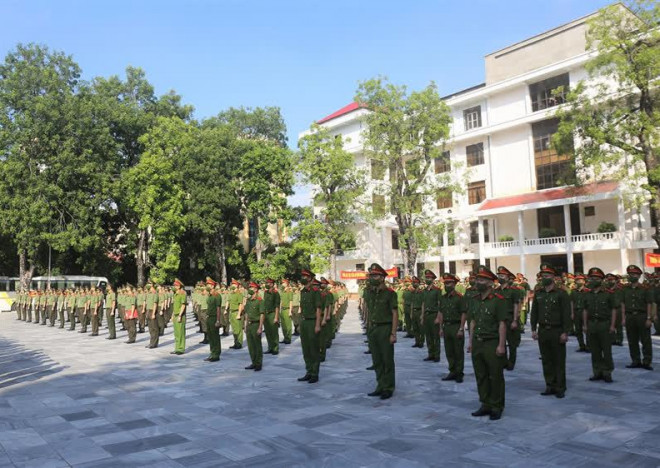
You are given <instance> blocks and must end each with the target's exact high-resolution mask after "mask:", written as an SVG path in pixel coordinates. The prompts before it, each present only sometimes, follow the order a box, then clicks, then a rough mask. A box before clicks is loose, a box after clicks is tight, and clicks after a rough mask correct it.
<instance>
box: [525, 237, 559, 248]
mask: <svg viewBox="0 0 660 468" xmlns="http://www.w3.org/2000/svg"><path fill="white" fill-rule="evenodd" d="M565 243H566V236H556V237H541V238H539V239H525V245H526V246H530V247H532V246H537V245H554V244H565Z"/></svg>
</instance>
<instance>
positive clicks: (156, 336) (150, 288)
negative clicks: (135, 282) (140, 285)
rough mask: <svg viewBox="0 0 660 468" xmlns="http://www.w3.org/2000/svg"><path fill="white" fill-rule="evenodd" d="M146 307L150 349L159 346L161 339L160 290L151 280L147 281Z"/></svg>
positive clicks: (148, 346)
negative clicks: (159, 321)
mask: <svg viewBox="0 0 660 468" xmlns="http://www.w3.org/2000/svg"><path fill="white" fill-rule="evenodd" d="M145 308H146V321H147V328H148V329H149V344H148V345H147V346H146V347H147V348H149V349H154V348H158V344H159V343H158V342H159V341H160V328H159V327H158V314H159V310H158V309H159V307H158V290H157V289H156V286H155V285H154V283H153V282H152V281H151V280H150V281H149V282H148V283H147V295H146V298H145Z"/></svg>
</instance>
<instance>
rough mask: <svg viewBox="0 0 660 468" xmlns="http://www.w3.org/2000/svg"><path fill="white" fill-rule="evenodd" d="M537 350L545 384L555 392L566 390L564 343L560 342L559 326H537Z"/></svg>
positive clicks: (560, 331) (560, 330)
mask: <svg viewBox="0 0 660 468" xmlns="http://www.w3.org/2000/svg"><path fill="white" fill-rule="evenodd" d="M538 332H539V338H538V341H539V351H540V352H541V363H542V365H543V378H544V379H545V386H546V387H548V388H550V389H552V390H554V391H555V392H564V391H566V343H563V344H562V343H560V342H559V337H560V336H561V334H562V329H561V328H560V327H550V328H547V327H541V326H540V327H539V330H538Z"/></svg>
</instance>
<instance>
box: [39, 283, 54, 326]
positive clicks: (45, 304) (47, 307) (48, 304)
mask: <svg viewBox="0 0 660 468" xmlns="http://www.w3.org/2000/svg"><path fill="white" fill-rule="evenodd" d="M52 308H53V307H52V295H51V292H50V289H47V290H46V291H44V295H43V296H42V301H41V325H46V321H47V320H48V317H49V316H50V312H51V310H52Z"/></svg>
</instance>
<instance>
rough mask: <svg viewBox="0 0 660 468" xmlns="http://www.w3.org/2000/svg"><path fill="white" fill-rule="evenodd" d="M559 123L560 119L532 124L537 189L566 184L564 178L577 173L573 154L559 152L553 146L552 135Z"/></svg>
mask: <svg viewBox="0 0 660 468" xmlns="http://www.w3.org/2000/svg"><path fill="white" fill-rule="evenodd" d="M558 125H559V120H558V119H550V120H544V121H542V122H537V123H535V124H532V136H533V139H534V163H535V165H536V189H537V190H543V189H547V188H552V187H559V186H560V185H562V184H564V185H565V184H566V182H567V181H566V180H562V179H568V178H570V177H571V176H574V175H575V170H574V168H573V167H572V161H571V156H570V155H561V154H557V151H556V150H555V149H554V148H553V147H552V136H553V135H554V134H555V133H556V132H557V127H558Z"/></svg>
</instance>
